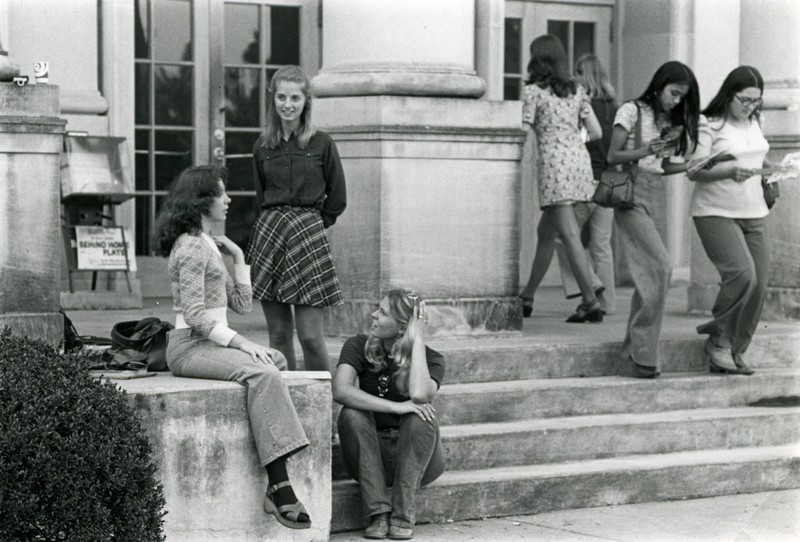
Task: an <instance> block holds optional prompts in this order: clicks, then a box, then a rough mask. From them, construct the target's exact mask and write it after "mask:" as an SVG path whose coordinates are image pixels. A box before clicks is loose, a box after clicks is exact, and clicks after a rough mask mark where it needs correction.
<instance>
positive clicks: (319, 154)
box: [253, 130, 347, 228]
mask: <svg viewBox="0 0 800 542" xmlns="http://www.w3.org/2000/svg"><path fill="white" fill-rule="evenodd" d="M253 168H254V173H255V174H254V176H253V178H254V179H255V183H256V187H255V188H256V195H257V197H258V204H259V208H261V209H268V208H269V207H277V206H280V205H290V206H292V207H312V208H314V209H318V210H319V211H320V212H321V214H322V221H323V223H324V225H325V227H326V228H327V227H328V226H331V225H332V224H334V223H335V222H336V218H337V217H338V216H339V215H340V214H342V212H344V209H345V207H346V206H347V190H346V187H345V178H344V170H343V169H342V164H341V160H340V159H339V152H338V150H337V149H336V144H335V143H334V142H333V139H331V137H330V136H329V135H328V134H326V133H325V132H321V131H319V130H317V132H316V133H315V134H314V135H313V136H312V137H311V139H310V140H309V142H308V145H307V146H306V148H305V149H301V148H300V145H298V144H297V138H296V137H294V136H292V138H291V139H289V141H284V140H282V141H281V143H280V145H278V146H277V147H272V148H266V147H265V146H264V140H263V137H262V138H259V140H258V141H257V142H256V144H255V146H254V147H253Z"/></svg>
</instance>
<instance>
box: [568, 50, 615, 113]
mask: <svg viewBox="0 0 800 542" xmlns="http://www.w3.org/2000/svg"><path fill="white" fill-rule="evenodd" d="M575 78H576V79H577V80H578V82H579V83H580V84H582V85H583V88H585V89H586V93H587V94H589V96H590V97H591V98H599V99H601V100H609V101H613V102H615V103H616V98H617V96H616V92H614V87H613V86H612V85H611V80H610V79H609V77H608V72H607V71H606V69H605V67H604V66H603V63H602V61H601V60H600V58H598V56H597V55H592V54H588V55H583V56H582V57H580V58H579V59H578V61H577V62H576V63H575Z"/></svg>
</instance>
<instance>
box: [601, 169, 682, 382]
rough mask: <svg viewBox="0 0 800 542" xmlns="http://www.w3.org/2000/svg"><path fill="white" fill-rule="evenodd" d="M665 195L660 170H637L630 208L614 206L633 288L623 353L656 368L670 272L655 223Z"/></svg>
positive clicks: (659, 216)
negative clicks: (651, 171) (654, 171)
mask: <svg viewBox="0 0 800 542" xmlns="http://www.w3.org/2000/svg"><path fill="white" fill-rule="evenodd" d="M665 194H666V188H665V187H664V180H663V177H661V175H660V174H658V173H650V172H645V171H639V175H638V177H637V178H636V184H635V185H634V195H635V204H634V206H633V208H631V209H615V210H614V220H615V221H616V223H617V232H618V233H619V238H620V241H621V242H622V246H623V247H624V250H623V252H624V253H625V257H626V260H627V263H628V269H629V270H630V274H631V279H632V280H633V287H634V290H633V298H632V299H631V312H630V315H629V316H628V327H627V331H626V333H625V339H624V341H623V342H622V357H623V359H626V360H627V359H631V360H633V361H634V362H635V363H638V364H639V365H644V366H647V367H652V368H654V369H658V367H659V363H658V340H659V337H660V336H661V324H662V322H663V319H664V307H665V306H666V303H667V292H668V291H669V279H670V276H671V275H672V263H671V261H670V255H669V251H668V250H667V248H666V247H665V246H664V241H663V239H662V237H661V234H660V233H659V229H658V227H657V226H656V223H657V222H662V221H663V216H664V209H665V208H666V204H665V202H666V196H665Z"/></svg>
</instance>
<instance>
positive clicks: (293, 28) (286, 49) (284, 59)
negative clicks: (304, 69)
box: [264, 7, 300, 64]
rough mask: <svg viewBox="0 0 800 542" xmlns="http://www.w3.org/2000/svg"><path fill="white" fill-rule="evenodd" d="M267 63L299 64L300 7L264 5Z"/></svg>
mask: <svg viewBox="0 0 800 542" xmlns="http://www.w3.org/2000/svg"><path fill="white" fill-rule="evenodd" d="M264 12H265V16H266V21H267V22H266V28H267V29H269V33H268V37H267V41H266V44H265V45H266V47H267V51H266V55H265V56H264V58H265V59H266V63H267V64H300V8H289V7H265V8H264Z"/></svg>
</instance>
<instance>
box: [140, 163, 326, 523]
mask: <svg viewBox="0 0 800 542" xmlns="http://www.w3.org/2000/svg"><path fill="white" fill-rule="evenodd" d="M227 176H228V171H227V170H226V169H225V168H223V167H216V166H199V167H193V168H189V169H187V170H185V171H184V172H183V173H181V175H180V176H179V177H178V180H177V181H175V184H174V185H173V186H172V189H171V191H170V194H169V198H168V199H167V201H166V203H165V205H164V208H163V210H162V212H161V214H160V215H159V217H158V220H157V221H156V231H155V236H154V242H153V248H154V250H155V252H156V253H157V254H161V255H163V256H167V255H168V256H169V267H168V269H169V278H170V282H171V286H172V297H173V300H174V310H175V312H176V315H175V329H174V330H172V331H170V333H169V335H168V344H167V365H168V366H169V369H170V370H171V371H172V373H173V374H174V375H175V376H183V377H190V378H207V379H213V380H229V381H234V382H238V383H240V384H242V385H243V386H246V387H247V410H248V416H249V419H250V427H251V429H252V431H253V436H254V437H255V442H256V449H257V452H258V457H259V459H260V462H261V464H262V465H263V466H264V467H265V468H266V470H267V475H268V476H269V483H270V485H269V488H268V490H267V493H266V496H265V498H264V510H265V511H266V512H267V513H269V514H272V515H273V516H275V518H277V520H278V521H279V522H280V523H281V524H283V525H284V526H286V527H290V528H292V529H307V528H308V527H310V526H311V520H310V518H309V517H308V514H307V513H306V510H305V508H304V507H303V505H302V504H301V503H300V502H299V501H298V499H297V497H296V496H295V493H294V490H293V489H292V485H291V483H290V482H289V474H288V473H287V471H286V459H287V458H288V457H289V456H291V455H293V454H295V453H297V452H299V451H300V450H302V449H303V448H305V447H307V446H308V439H307V438H306V435H305V432H304V431H303V428H302V426H301V425H300V419H299V418H298V416H297V413H296V412H295V409H294V405H293V404H292V401H291V399H290V397H289V391H288V390H287V388H286V386H285V385H284V383H283V379H282V378H281V375H280V372H279V371H280V370H281V369H285V368H286V359H285V358H284V357H283V355H282V354H281V353H280V352H278V351H277V350H274V349H272V348H267V347H266V346H262V345H260V344H256V343H254V342H251V341H249V340H247V339H245V338H244V337H242V336H241V335H239V334H238V333H236V332H235V331H233V330H232V329H231V328H229V327H228V320H227V307H230V308H232V309H233V310H234V311H236V312H238V313H241V314H244V313H247V312H250V309H251V304H252V296H253V290H252V287H251V285H250V268H249V266H248V265H245V263H244V253H243V252H242V249H240V248H239V247H238V246H237V245H236V244H235V243H234V242H233V241H231V240H230V239H228V238H227V237H225V236H224V235H212V233H211V229H212V227H213V226H214V225H215V224H220V223H222V222H224V221H225V215H226V214H227V213H228V204H229V203H230V201H231V199H230V198H229V197H228V195H227V194H226V193H225V180H226V179H227ZM223 253H224V254H228V255H229V256H231V257H233V261H234V275H235V276H234V277H233V279H231V277H230V276H229V275H228V272H227V270H226V267H225V264H224V262H223V260H222V254H223Z"/></svg>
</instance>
